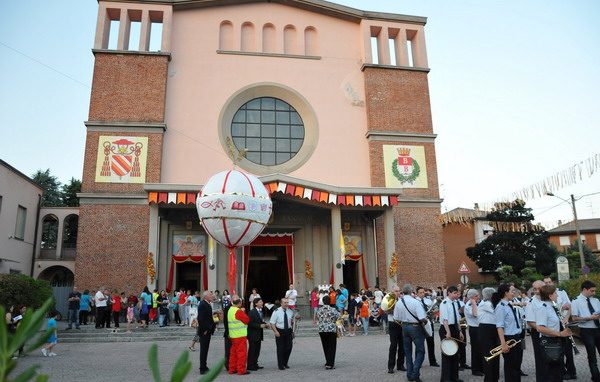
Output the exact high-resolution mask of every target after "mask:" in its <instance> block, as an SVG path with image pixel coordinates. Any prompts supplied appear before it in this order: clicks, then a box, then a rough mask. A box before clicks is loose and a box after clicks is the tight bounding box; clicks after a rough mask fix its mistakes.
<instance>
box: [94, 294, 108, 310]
mask: <svg viewBox="0 0 600 382" xmlns="http://www.w3.org/2000/svg"><path fill="white" fill-rule="evenodd" d="M101 298H103V299H104V300H100V299H101ZM94 302H95V303H96V307H103V306H106V296H104V293H102V292H101V291H98V292H96V295H95V296H94Z"/></svg>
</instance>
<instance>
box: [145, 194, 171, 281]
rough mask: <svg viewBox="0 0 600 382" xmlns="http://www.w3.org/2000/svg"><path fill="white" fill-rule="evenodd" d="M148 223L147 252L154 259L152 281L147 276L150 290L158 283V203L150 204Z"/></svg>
mask: <svg viewBox="0 0 600 382" xmlns="http://www.w3.org/2000/svg"><path fill="white" fill-rule="evenodd" d="M149 215H150V216H149V224H148V252H149V253H151V254H152V257H153V260H154V270H155V273H156V275H155V278H154V282H152V281H151V280H150V276H147V285H148V289H150V290H151V291H152V290H154V288H156V287H157V285H158V275H159V273H158V269H159V265H160V264H159V262H158V245H159V231H160V229H159V222H158V205H156V204H153V205H151V206H150V213H149ZM167 266H168V265H167Z"/></svg>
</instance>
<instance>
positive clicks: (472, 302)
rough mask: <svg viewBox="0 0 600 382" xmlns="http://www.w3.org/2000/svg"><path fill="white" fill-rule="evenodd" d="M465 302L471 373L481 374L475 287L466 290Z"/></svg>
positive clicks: (481, 356)
mask: <svg viewBox="0 0 600 382" xmlns="http://www.w3.org/2000/svg"><path fill="white" fill-rule="evenodd" d="M467 299H468V300H469V301H467V303H466V304H465V319H466V320H467V326H468V327H469V338H470V340H471V368H472V369H471V374H473V375H475V376H483V375H484V374H483V354H482V353H481V341H480V339H479V321H478V320H477V315H478V309H477V308H478V307H477V304H478V303H479V292H478V291H477V290H476V289H469V290H468V291H467Z"/></svg>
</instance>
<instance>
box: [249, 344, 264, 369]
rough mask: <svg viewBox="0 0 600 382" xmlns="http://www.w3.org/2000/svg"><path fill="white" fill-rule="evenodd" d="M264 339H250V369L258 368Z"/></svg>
mask: <svg viewBox="0 0 600 382" xmlns="http://www.w3.org/2000/svg"><path fill="white" fill-rule="evenodd" d="M261 343H262V341H261V340H256V341H248V369H258V357H259V356H260V346H261Z"/></svg>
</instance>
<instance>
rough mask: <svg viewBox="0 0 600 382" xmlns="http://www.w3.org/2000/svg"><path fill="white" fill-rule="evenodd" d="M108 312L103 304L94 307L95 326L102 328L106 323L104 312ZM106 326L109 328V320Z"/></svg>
mask: <svg viewBox="0 0 600 382" xmlns="http://www.w3.org/2000/svg"><path fill="white" fill-rule="evenodd" d="M107 313H108V308H107V307H105V306H97V307H96V328H103V327H104V325H105V324H106V314H107ZM108 327H109V328H110V321H109V322H108Z"/></svg>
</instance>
